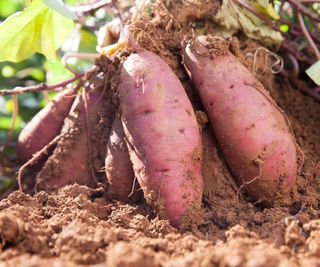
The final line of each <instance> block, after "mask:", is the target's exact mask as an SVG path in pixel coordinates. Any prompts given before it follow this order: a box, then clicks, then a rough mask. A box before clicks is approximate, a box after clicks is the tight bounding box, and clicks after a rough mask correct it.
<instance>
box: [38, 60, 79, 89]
mask: <svg viewBox="0 0 320 267" xmlns="http://www.w3.org/2000/svg"><path fill="white" fill-rule="evenodd" d="M44 67H45V69H46V71H47V76H46V78H47V83H49V84H51V83H57V82H61V81H63V80H66V79H68V78H70V77H72V75H73V74H72V73H71V72H70V71H69V70H68V69H66V68H65V66H63V64H62V63H61V60H60V59H57V60H47V61H46V62H45V63H44Z"/></svg>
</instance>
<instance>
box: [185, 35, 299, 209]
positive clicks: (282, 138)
mask: <svg viewBox="0 0 320 267" xmlns="http://www.w3.org/2000/svg"><path fill="white" fill-rule="evenodd" d="M218 40H219V39H215V40H214V41H218ZM209 41H210V40H209V39H207V38H206V37H205V36H200V37H197V39H196V40H193V41H192V42H189V43H188V44H187V46H186V48H185V50H184V53H183V62H184V64H185V66H186V68H187V70H188V72H189V74H190V77H191V79H192V82H193V83H194V85H195V87H196V88H197V90H198V92H199V95H200V98H201V100H202V103H203V105H204V107H205V109H206V111H207V113H208V116H209V118H210V122H211V125H212V128H213V131H214V134H215V136H216V138H217V140H218V143H219V145H220V146H221V149H222V151H223V154H224V157H225V160H226V162H227V164H228V165H229V167H230V169H231V171H232V172H233V175H234V176H235V178H236V179H237V181H238V184H239V185H240V186H241V185H243V187H245V188H246V190H247V192H248V193H249V194H250V195H251V197H252V198H253V199H255V200H258V201H265V202H267V203H272V202H273V200H274V199H275V196H277V195H279V196H280V195H283V194H285V193H286V192H288V191H289V190H290V189H291V187H292V185H293V184H294V182H295V180H296V172H297V153H296V143H295V138H294V136H293V135H292V132H291V128H290V125H289V124H288V121H287V118H286V117H285V115H284V114H283V112H282V111H281V110H280V108H279V107H278V106H277V105H276V104H275V102H274V101H273V100H272V98H271V97H270V95H269V94H268V92H267V91H266V90H265V89H264V87H263V85H262V84H261V83H260V82H258V81H257V80H256V79H255V77H254V76H253V75H252V74H251V73H250V72H249V70H248V69H247V68H246V67H245V66H244V65H243V64H242V63H241V62H240V61H239V60H238V59H237V58H236V57H235V56H234V55H233V54H232V53H230V52H229V51H228V49H227V44H224V43H222V44H224V45H225V46H224V47H225V49H222V47H221V44H220V45H219V44H217V43H216V46H214V44H215V43H212V42H209ZM212 45H213V47H212ZM209 46H211V47H210V49H209V48H208V47H209ZM243 187H241V188H243Z"/></svg>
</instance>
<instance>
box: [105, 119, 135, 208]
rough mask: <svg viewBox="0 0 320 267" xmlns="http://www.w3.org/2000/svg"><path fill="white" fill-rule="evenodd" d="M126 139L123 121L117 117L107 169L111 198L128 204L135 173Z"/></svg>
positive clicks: (109, 143)
mask: <svg viewBox="0 0 320 267" xmlns="http://www.w3.org/2000/svg"><path fill="white" fill-rule="evenodd" d="M124 138H125V134H124V131H123V127H122V122H121V119H120V118H119V117H118V116H116V117H115V119H114V121H113V124H112V128H111V131H110V136H109V140H108V144H107V156H106V160H105V168H106V175H107V179H108V182H109V188H108V189H109V194H110V196H111V197H112V198H115V199H117V200H120V201H123V202H127V201H128V200H129V195H130V193H131V191H132V187H133V183H134V172H133V168H132V163H131V161H130V157H129V151H128V148H127V144H126V142H125V140H124Z"/></svg>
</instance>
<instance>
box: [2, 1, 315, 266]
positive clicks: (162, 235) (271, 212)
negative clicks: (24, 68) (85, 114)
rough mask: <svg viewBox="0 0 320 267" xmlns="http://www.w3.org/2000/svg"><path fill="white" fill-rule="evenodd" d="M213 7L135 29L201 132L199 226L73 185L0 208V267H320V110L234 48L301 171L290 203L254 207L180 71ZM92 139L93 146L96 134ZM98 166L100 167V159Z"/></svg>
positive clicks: (177, 9)
mask: <svg viewBox="0 0 320 267" xmlns="http://www.w3.org/2000/svg"><path fill="white" fill-rule="evenodd" d="M179 3H180V1H179ZM182 5H185V9H183V6H182ZM195 6H196V9H194V7H195ZM204 6H206V8H204ZM217 6H218V4H217V2H214V1H212V3H211V4H208V3H206V2H205V1H200V0H199V1H195V0H194V1H186V2H185V1H181V3H180V4H177V5H173V6H170V4H169V5H167V6H166V5H165V4H160V5H159V6H156V7H155V8H154V9H153V15H152V17H151V18H146V17H139V18H138V19H136V21H135V22H134V23H135V24H134V25H135V27H136V38H137V40H138V41H139V44H140V45H141V46H143V47H145V48H147V49H149V50H151V51H153V52H155V53H157V54H158V55H160V56H162V57H163V58H164V59H165V60H166V61H167V62H168V64H169V65H170V66H171V67H172V69H173V70H174V71H175V73H176V74H177V76H178V77H179V78H180V79H181V81H182V83H183V85H184V87H185V88H186V91H187V93H188V95H189V97H190V99H191V100H192V103H193V106H194V109H195V110H196V111H197V117H198V121H199V124H200V125H201V126H202V128H203V133H204V134H203V144H204V154H203V157H204V160H203V166H202V167H203V173H202V174H203V177H204V180H205V196H204V198H203V203H202V210H201V215H199V218H198V224H197V225H194V226H193V228H192V229H188V231H187V230H185V231H179V230H177V229H175V228H173V227H171V226H170V224H169V223H168V221H166V220H161V219H159V218H158V217H157V215H156V214H154V212H153V211H152V210H151V208H150V207H148V206H147V205H146V204H145V203H143V202H140V203H138V204H130V205H129V204H120V203H118V202H112V201H109V200H106V198H105V195H104V190H103V189H89V188H88V187H86V186H79V185H70V186H66V187H63V188H61V189H60V190H59V191H58V192H55V193H50V194H49V193H46V192H39V193H37V194H36V195H34V196H30V195H28V194H25V193H21V192H18V191H16V192H13V193H12V194H11V195H9V196H8V197H7V198H5V199H3V200H2V201H1V202H0V267H2V266H68V267H69V266H112V267H113V266H117V267H120V266H163V267H175V266H177V267H178V266H179V267H183V266H192V267H193V266H194V267H196V266H221V267H236V266H250V267H253V266H259V267H263V266H293V267H294V266H311V267H312V266H320V259H319V254H320V219H319V215H320V182H319V181H320V180H319V175H320V171H319V168H318V162H319V161H320V120H319V118H318V117H319V114H320V104H319V103H318V102H315V101H314V100H313V99H311V98H310V97H308V96H306V95H303V94H302V93H300V92H299V91H297V90H295V89H294V88H291V87H290V85H289V84H288V83H287V82H286V81H284V80H283V79H282V78H281V76H279V77H278V76H277V77H276V79H274V76H273V74H272V73H271V69H270V64H267V63H266V62H265V59H266V57H265V54H264V53H265V51H264V50H263V51H262V52H261V53H259V55H258V56H257V57H256V60H254V59H253V57H252V56H251V55H252V54H254V52H255V51H256V49H257V48H258V47H260V45H259V44H257V43H256V42H253V41H250V40H246V39H243V38H240V42H239V44H238V43H237V42H236V41H234V40H233V41H232V42H231V47H230V48H229V49H230V50H231V51H232V52H233V53H235V54H236V55H237V56H238V57H240V58H241V60H242V62H244V64H246V66H247V67H248V68H249V69H250V70H252V72H253V73H254V74H255V75H256V77H257V78H258V79H259V80H260V81H261V82H262V83H263V85H264V86H265V88H266V89H267V90H268V91H269V92H270V94H271V95H272V97H273V98H274V99H275V101H276V103H277V104H278V105H279V107H280V108H281V109H283V110H284V112H285V113H286V114H287V116H288V119H289V121H290V123H291V126H292V129H293V132H294V134H295V137H296V140H297V143H298V145H299V146H300V148H301V156H300V163H301V164H300V165H302V163H303V165H302V167H301V169H300V170H299V173H298V181H297V184H296V186H295V187H294V189H293V190H292V193H291V195H290V196H288V197H287V198H286V199H282V200H281V201H277V202H276V203H275V204H274V205H273V206H272V207H270V206H265V205H263V204H261V203H252V202H250V201H249V199H248V197H247V196H246V194H245V193H244V192H243V191H242V190H239V189H238V187H237V186H236V184H235V182H234V181H233V178H232V176H231V175H230V173H229V171H228V168H227V167H226V164H225V162H224V160H223V157H222V155H221V152H220V151H219V148H218V146H217V145H216V142H215V140H214V138H213V137H212V132H211V130H210V127H209V125H208V119H207V118H206V116H205V114H204V113H203V109H202V106H201V103H200V101H199V98H198V96H197V94H196V92H195V90H194V88H193V86H192V84H191V83H190V81H189V78H188V76H187V73H186V72H185V70H184V68H183V66H182V64H181V53H180V49H181V42H182V41H183V40H184V39H185V37H188V36H191V35H192V34H191V33H190V28H193V29H194V32H199V31H200V32H204V33H214V27H211V26H212V25H211V23H212V22H211V21H210V16H212V14H214V13H215V11H216V8H217ZM199 8H202V9H201V10H203V12H198V11H197V12H196V11H195V10H198V9H199ZM168 10H170V12H169V11H168ZM183 11H185V12H183ZM101 62H102V61H101ZM265 66H267V68H266V67H265ZM105 72H107V70H106V71H105ZM116 83H117V82H116V81H113V83H112V84H111V85H115V84H116ZM112 101H113V102H114V103H116V102H117V100H116V98H115V99H112ZM102 118H105V120H106V121H107V120H108V119H107V116H102ZM102 118H101V120H102V121H104V120H103V119H102ZM96 131H97V133H95V134H94V138H96V140H97V139H99V132H100V131H101V129H97V130H96ZM207 137H209V138H207ZM104 142H105V141H104ZM302 155H303V156H302ZM96 157H97V158H98V160H97V162H98V163H94V164H97V165H96V167H99V164H100V163H99V162H101V160H102V156H101V153H100V154H97V155H96ZM99 157H100V158H99Z"/></svg>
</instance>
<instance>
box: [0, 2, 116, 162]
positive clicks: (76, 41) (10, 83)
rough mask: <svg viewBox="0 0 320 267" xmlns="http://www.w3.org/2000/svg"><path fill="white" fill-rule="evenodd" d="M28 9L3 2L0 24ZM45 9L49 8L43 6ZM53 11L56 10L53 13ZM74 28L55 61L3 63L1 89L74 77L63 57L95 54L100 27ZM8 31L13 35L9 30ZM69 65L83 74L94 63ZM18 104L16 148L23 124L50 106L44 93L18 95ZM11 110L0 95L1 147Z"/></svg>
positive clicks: (104, 18) (22, 4)
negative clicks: (62, 61)
mask: <svg viewBox="0 0 320 267" xmlns="http://www.w3.org/2000/svg"><path fill="white" fill-rule="evenodd" d="M64 2H65V3H67V4H70V5H78V4H82V3H88V2H89V1H87V0H82V1H81V0H67V1H64ZM31 4H32V3H31ZM33 4H39V0H36V1H33ZM25 7H26V2H25V1H24V0H10V1H0V22H3V21H4V20H5V19H6V18H8V17H9V16H11V15H12V14H14V13H16V12H19V11H22V10H23V9H24V8H25ZM42 8H46V7H43V6H42ZM50 10H51V9H50ZM50 12H54V11H52V10H51V11H50ZM55 13H56V12H55ZM57 14H58V13H57ZM58 15H59V14H58ZM59 16H60V15H59ZM60 17H62V16H60ZM111 18H112V17H110V16H106V14H100V16H99V17H93V16H88V21H89V23H88V24H89V25H93V26H94V25H96V24H99V23H100V24H101V25H104V24H105V23H106V22H107V21H108V20H110V19H111ZM72 24H73V23H72ZM56 26H57V25H55V26H54V27H53V29H54V30H55V31H56V30H58V31H61V29H62V27H63V25H58V26H59V27H56ZM11 28H12V27H11ZM72 28H73V30H72V33H71V35H70V37H69V38H68V39H67V40H66V41H65V42H64V43H63V45H62V47H61V49H60V50H59V51H58V53H57V56H56V58H55V59H47V58H45V57H44V56H43V55H40V54H38V53H36V54H34V55H32V56H31V57H29V58H27V59H25V60H23V61H21V62H18V63H13V62H9V61H2V62H0V90H1V89H4V88H6V89H8V88H14V87H16V86H30V85H35V84H38V83H40V82H47V83H48V84H51V83H56V82H59V81H63V80H65V79H66V78H68V77H71V76H72V74H71V73H70V72H69V71H68V70H67V69H66V68H65V67H64V66H63V64H62V63H61V57H62V56H63V55H64V54H65V53H66V52H83V53H95V52H96V45H97V43H96V36H95V34H96V31H97V30H98V28H99V27H88V26H83V27H79V26H78V27H73V26H72ZM6 31H7V32H10V31H8V30H7V29H6ZM11 32H12V31H11ZM47 34H50V35H51V36H55V35H54V32H52V33H50V32H48V33H47ZM0 36H1V34H0ZM1 39H2V36H1ZM2 45H3V44H2ZM29 48H30V47H29ZM29 48H28V47H24V48H23V49H24V51H27V50H28V49H29ZM1 56H2V57H3V56H4V54H3V53H2V54H1ZM69 65H70V67H71V68H73V69H75V70H77V71H83V70H86V69H88V68H89V67H90V66H91V65H92V62H90V61H87V60H81V59H71V60H69ZM53 95H55V93H54V92H49V96H50V97H52V96H53ZM18 101H19V115H18V117H17V121H16V124H15V129H14V130H15V131H14V136H13V140H12V145H14V143H15V141H16V140H17V137H18V134H19V132H20V131H21V129H22V128H23V127H24V125H25V124H26V123H27V122H28V121H29V120H30V119H31V118H32V117H33V116H34V115H35V114H36V113H37V112H38V111H39V110H40V109H41V108H42V107H43V106H45V104H46V103H47V100H46V99H45V97H44V95H43V94H42V93H31V94H22V95H19V96H18ZM12 110H13V102H12V99H11V97H10V96H5V97H4V96H0V144H3V143H4V141H5V138H6V135H7V133H8V130H9V128H10V122H11V117H12ZM7 152H8V153H7V156H8V158H15V155H14V147H11V149H10V147H9V150H8V151H7Z"/></svg>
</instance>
